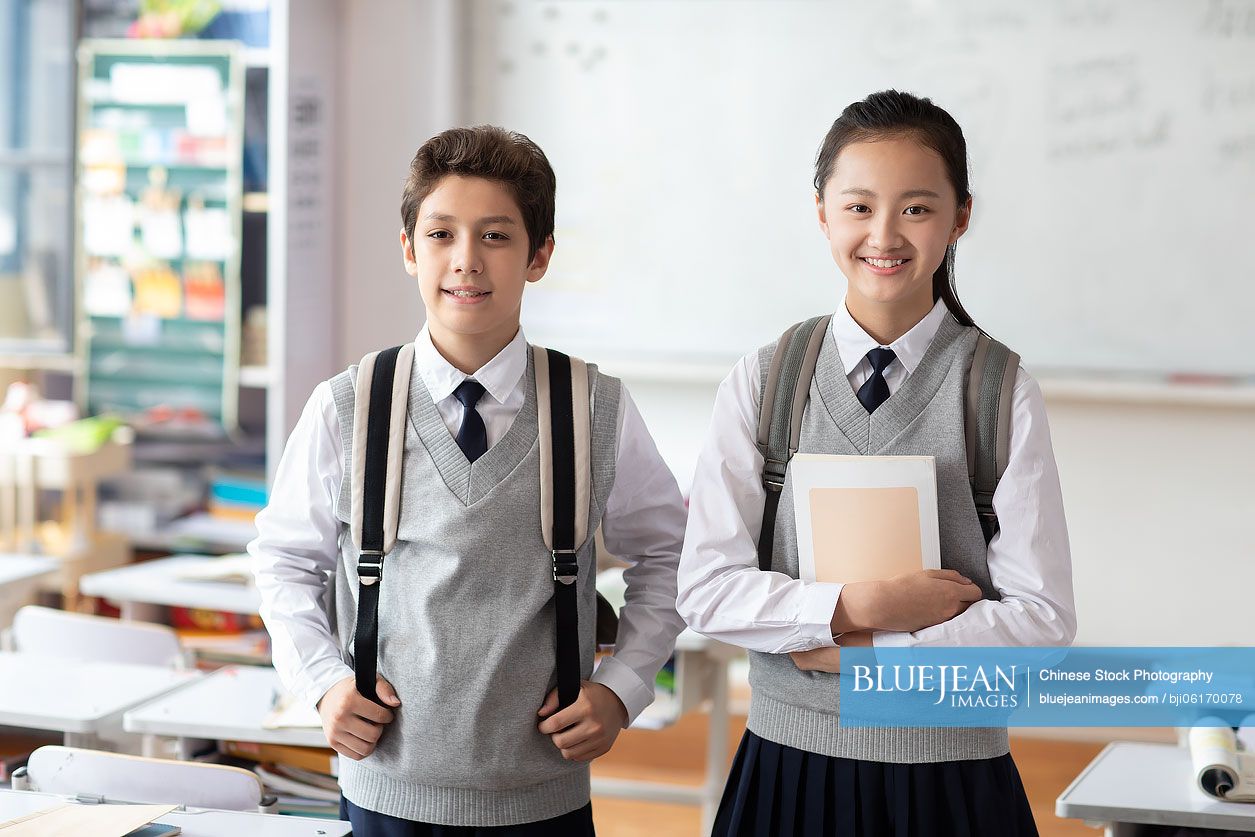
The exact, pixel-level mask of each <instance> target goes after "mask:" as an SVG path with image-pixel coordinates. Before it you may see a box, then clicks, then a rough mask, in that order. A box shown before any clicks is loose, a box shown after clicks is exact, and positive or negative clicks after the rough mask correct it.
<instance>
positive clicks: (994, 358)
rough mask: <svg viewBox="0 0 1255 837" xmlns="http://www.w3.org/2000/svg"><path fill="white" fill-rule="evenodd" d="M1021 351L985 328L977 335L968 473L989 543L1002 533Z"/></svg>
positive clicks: (968, 400) (969, 413)
mask: <svg viewBox="0 0 1255 837" xmlns="http://www.w3.org/2000/svg"><path fill="white" fill-rule="evenodd" d="M1019 365H1020V356H1019V355H1017V354H1016V353H1015V352H1013V351H1011V350H1010V349H1008V348H1007V347H1006V346H1004V345H1003V344H1001V343H999V342H998V341H997V340H994V339H993V338H991V337H989V336H988V335H987V334H984V333H983V332H982V333H981V334H980V336H979V337H977V338H976V351H975V352H974V353H973V354H972V369H971V372H970V373H969V375H968V384H967V397H966V399H965V405H964V410H965V413H966V415H965V421H964V433H965V436H966V441H967V476H968V481H969V482H970V483H971V485H972V500H973V501H974V502H975V504H976V515H977V517H978V518H980V528H981V531H982V532H983V533H984V535H985V545H986V546H988V545H989V542H990V541H992V540H993V538H994V535H996V534H997V533H998V515H997V513H996V512H995V511H994V491H995V490H996V489H997V488H998V480H1000V479H1001V478H1002V474H1003V472H1004V471H1006V469H1007V458H1008V455H1009V450H1010V445H1011V395H1012V393H1013V392H1014V390H1015V376H1016V371H1017V370H1018V369H1019Z"/></svg>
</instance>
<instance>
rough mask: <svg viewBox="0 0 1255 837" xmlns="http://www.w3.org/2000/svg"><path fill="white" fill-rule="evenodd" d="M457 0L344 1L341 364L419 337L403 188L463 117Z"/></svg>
mask: <svg viewBox="0 0 1255 837" xmlns="http://www.w3.org/2000/svg"><path fill="white" fill-rule="evenodd" d="M456 5H457V3H456V0H371V2H369V3H351V4H350V3H345V4H343V5H342V6H341V9H342V14H343V31H342V34H341V36H340V45H341V53H340V56H339V59H340V65H341V67H342V68H343V72H342V73H341V76H340V91H341V95H340V101H341V102H342V103H343V107H342V110H341V112H342V121H341V135H340V143H339V146H340V147H341V148H342V149H344V152H343V154H342V155H341V157H340V159H339V160H338V161H337V163H338V165H337V173H338V177H339V179H338V181H337V182H338V192H339V194H340V196H341V200H342V202H343V205H342V207H341V213H340V228H341V248H340V251H339V254H338V255H339V258H338V275H339V282H338V285H339V311H340V317H339V322H340V330H339V332H338V334H337V335H336V341H337V345H336V351H337V354H338V357H339V358H340V361H341V363H340V368H343V367H344V365H347V364H348V363H351V362H356V361H357V360H359V359H360V358H361V357H362V355H364V354H366V353H367V352H368V351H371V350H373V349H378V348H380V347H382V346H388V345H394V344H396V343H402V342H405V341H408V340H412V339H414V335H415V334H416V333H417V332H418V329H419V328H420V327H421V326H422V323H423V306H422V303H421V302H420V300H419V297H418V288H417V287H416V286H415V284H414V281H413V279H411V278H410V276H409V275H408V274H406V273H405V270H404V268H403V267H402V263H401V246H400V244H399V243H398V238H397V235H398V233H399V232H400V229H401V222H400V214H399V213H400V206H401V187H402V185H403V184H404V182H405V175H406V172H407V170H408V166H409V162H410V159H411V158H412V157H413V156H414V151H415V150H416V149H417V148H418V145H419V144H420V143H421V142H422V141H423V140H424V139H426V138H427V137H429V136H431V135H432V134H434V133H437V132H438V131H441V130H443V129H444V128H447V127H449V126H450V125H452V124H455V123H456V122H458V119H459V116H458V114H459V110H458V109H459V106H460V95H459V90H460V85H461V81H460V79H459V78H458V74H457V72H456V66H457V61H458V58H457V56H458V53H457V46H456V44H457V39H456V38H454V37H450V33H451V32H455V31H456V30H457V28H458V26H460V24H459V22H458V21H459V14H458V12H457V9H456Z"/></svg>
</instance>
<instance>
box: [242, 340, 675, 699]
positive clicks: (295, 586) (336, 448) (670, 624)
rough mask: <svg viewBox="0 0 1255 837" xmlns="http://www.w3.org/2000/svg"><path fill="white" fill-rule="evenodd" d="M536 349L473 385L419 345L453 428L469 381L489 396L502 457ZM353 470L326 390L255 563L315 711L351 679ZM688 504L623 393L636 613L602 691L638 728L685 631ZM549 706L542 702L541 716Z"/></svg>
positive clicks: (612, 499) (503, 355) (299, 440)
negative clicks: (347, 612) (349, 491)
mask: <svg viewBox="0 0 1255 837" xmlns="http://www.w3.org/2000/svg"><path fill="white" fill-rule="evenodd" d="M527 352H528V345H527V340H526V339H525V338H524V336H523V332H522V330H521V329H520V330H519V333H518V334H517V335H516V336H515V338H514V340H512V341H511V342H510V343H509V345H507V346H506V347H505V348H504V349H502V350H501V352H499V353H498V354H497V356H496V357H494V358H493V359H492V360H490V361H488V363H486V364H484V366H483V367H482V368H480V369H479V370H477V371H476V372H475V374H474V375H469V376H468V375H466V374H464V373H463V372H460V371H459V370H458V369H457V368H456V367H454V366H453V365H452V364H450V363H449V362H448V361H447V360H445V358H444V357H443V356H442V355H441V354H440V353H439V352H438V351H437V350H436V347H435V345H434V344H433V343H432V341H431V336H430V334H429V333H428V331H427V327H426V326H424V327H423V329H422V331H420V332H419V334H418V337H417V338H416V339H415V341H414V364H415V366H416V367H417V369H418V372H419V375H420V376H421V377H422V379H423V383H424V384H425V385H426V386H427V389H428V391H429V392H430V393H431V397H432V401H433V402H434V403H435V404H436V407H437V409H439V411H440V416H441V418H443V419H444V422H445V426H446V427H447V428H448V429H449V433H450V434H451V435H454V436H456V435H457V430H458V427H459V426H460V425H461V422H462V405H461V403H460V402H458V400H457V399H456V398H455V397H454V396H453V391H454V390H455V389H456V388H457V387H458V385H459V384H461V383H462V382H463V381H464V380H466V379H467V378H468V377H471V378H474V379H475V380H476V381H478V382H479V383H480V384H482V385H483V387H484V389H485V391H486V392H485V394H484V396H483V397H481V398H480V400H479V403H478V404H477V405H476V409H477V410H478V412H479V414H480V416H482V417H483V420H484V426H485V428H486V429H487V432H488V445H489V447H491V446H492V445H494V444H495V443H496V442H497V441H498V440H499V439H500V438H501V437H502V436H503V435H505V433H506V431H507V430H509V428H510V424H511V423H512V422H513V421H514V418H515V416H516V415H518V412H519V410H520V409H521V408H522V406H523V400H524V395H525V392H524V390H525V387H524V386H523V384H524V381H523V374H524V372H525V371H526V370H527ZM343 469H344V454H343V449H342V446H341V442H340V422H339V419H338V418H337V416H336V408H335V401H334V399H333V397H332V394H331V386H330V384H329V383H328V382H323V383H321V384H319V385H318V386H317V387H316V388H315V389H314V393H313V395H311V396H310V399H309V401H308V402H307V403H306V405H305V409H304V411H303V412H302V414H301V417H300V419H299V421H298V422H297V425H296V428H295V429H294V430H293V431H292V435H291V436H290V437H289V438H288V443H287V446H286V447H285V449H284V452H283V458H282V460H281V461H280V463H279V468H278V471H277V473H276V475H275V482H274V486H273V488H272V490H271V493H270V504H269V505H268V506H266V508H265V509H264V510H263V511H262V512H261V513H260V514H259V515H258V516H257V530H258V536H257V539H256V540H254V541H253V542H252V543H251V544H249V547H248V551H249V552H250V553H251V554H252V556H253V568H254V572H255V574H256V576H257V587H258V589H259V591H260V592H261V595H262V608H261V613H262V617H263V619H264V620H265V622H266V627H267V628H268V629H269V631H270V636H271V641H272V656H273V658H274V664H275V668H276V669H277V670H278V672H279V675H280V677H281V679H282V680H283V682H284V684H285V685H286V686H287V687H288V689H289V690H290V691H292V692H293V693H294V694H295V695H296V696H297V697H298V698H300V699H301V700H303V701H305V702H306V703H308V704H310V705H313V704H315V703H317V702H318V701H319V700H320V699H321V698H322V696H323V695H324V694H326V692H327V690H328V689H330V688H331V687H332V686H333V685H335V684H336V683H338V682H340V681H341V680H343V679H344V678H346V677H352V676H353V670H352V668H350V667H349V666H348V665H346V664H345V663H344V662H343V661H342V659H341V655H340V649H339V644H338V642H337V641H336V639H335V637H334V636H333V635H332V633H331V629H330V626H329V622H328V618H327V612H326V610H325V608H324V605H323V601H324V598H323V597H324V595H325V594H326V590H327V576H328V574H330V573H334V571H335V567H336V561H337V559H338V557H339V554H340V550H339V542H340V537H341V523H340V521H339V520H338V519H337V518H336V515H335V504H336V499H337V498H338V497H339V493H340V480H341V475H342V474H343ZM684 523H685V511H684V501H683V498H682V497H681V496H680V490H679V488H678V487H677V485H676V482H675V478H674V477H673V476H672V474H671V471H670V470H669V469H668V468H667V466H666V464H665V463H664V462H663V460H662V457H660V456H659V455H658V449H657V448H656V447H655V445H654V441H653V439H652V438H651V437H650V435H649V431H648V430H647V429H646V427H645V422H644V419H642V418H641V414H640V412H639V411H638V410H637V408H636V404H635V403H634V402H633V401H632V398H631V396H629V395H628V392H627V389H626V388H624V389H623V390H622V393H621V395H620V398H619V438H618V450H617V454H616V459H615V480H614V485H613V487H612V488H611V490H610V495H609V497H608V498H607V500H606V510H605V513H604V515H603V516H602V536H603V537H604V539H605V544H606V548H607V549H608V550H609V551H610V553H611V554H613V555H616V556H618V557H620V558H622V559H624V560H625V561H627V562H629V564H631V566H629V567H628V568H627V569H626V570H625V571H624V579H625V581H626V582H627V591H628V592H627V604H625V605H624V607H623V609H622V611H621V612H620V614H619V636H618V644H617V646H616V649H615V653H614V655H613V656H608V657H603V658H602V660H601V662H600V664H599V665H598V667H597V670H596V671H595V672H593V676H592V679H593V681H595V682H598V683H601V684H603V685H605V686H607V687H608V688H610V689H611V690H613V691H614V693H615V694H616V695H618V697H619V699H620V700H622V701H623V705H624V707H625V708H626V709H627V711H628V718H629V721H630V720H634V719H635V718H636V716H637V715H639V714H640V712H641V710H643V709H644V708H645V707H646V706H648V705H649V703H650V702H651V701H652V700H653V682H654V677H655V675H657V673H658V670H659V669H660V668H661V667H662V664H663V663H665V662H666V661H667V658H668V657H669V656H670V655H671V651H672V647H673V646H674V643H675V637H676V636H677V635H678V634H679V632H680V631H681V630H682V629H683V628H684V622H683V620H681V619H680V617H679V615H678V614H677V613H676V611H675V572H676V564H677V563H678V561H679V554H680V544H681V541H682V540H683V537H684ZM543 697H544V696H543V695H540V696H538V697H537V701H538V702H537V708H538V709H539V707H540V703H539V701H540V700H542V699H543Z"/></svg>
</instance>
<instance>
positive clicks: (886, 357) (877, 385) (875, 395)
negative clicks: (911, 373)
mask: <svg viewBox="0 0 1255 837" xmlns="http://www.w3.org/2000/svg"><path fill="white" fill-rule="evenodd" d="M896 358H897V355H895V354H894V353H893V349H881V348H876V349H872V350H871V351H870V352H868V353H867V362H868V363H870V364H871V365H872V375H871V377H870V378H868V379H867V380H866V381H864V382H863V385H862V386H861V387H859V388H858V400H859V401H860V402H861V403H862V405H863V407H864V408H865V409H866V410H867V412H868V413H874V412H876V408H877V407H879V406H880V405H881V404H883V403H885V400H886V399H888V398H889V384H888V383H886V382H885V367H887V366H888V365H889V364H891V363H893V361H894V359H896Z"/></svg>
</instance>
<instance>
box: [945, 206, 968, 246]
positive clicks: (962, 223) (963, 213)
mask: <svg viewBox="0 0 1255 837" xmlns="http://www.w3.org/2000/svg"><path fill="white" fill-rule="evenodd" d="M971 223H972V199H971V198H968V199H967V200H966V201H964V203H963V205H962V206H960V207H959V214H958V217H957V218H955V219H954V229H953V230H951V231H950V243H951V244H954V243H955V242H956V241H958V240H959V239H960V238H962V237H963V233H965V232H967V228H968V227H969V226H970V225H971Z"/></svg>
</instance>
